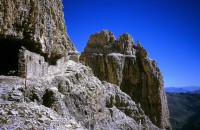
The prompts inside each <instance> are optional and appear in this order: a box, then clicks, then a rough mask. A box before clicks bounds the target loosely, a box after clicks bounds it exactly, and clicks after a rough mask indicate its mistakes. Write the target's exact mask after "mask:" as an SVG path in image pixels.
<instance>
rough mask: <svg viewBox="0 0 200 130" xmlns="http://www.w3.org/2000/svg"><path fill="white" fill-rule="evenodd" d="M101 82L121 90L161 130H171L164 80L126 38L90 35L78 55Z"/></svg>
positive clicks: (137, 48)
mask: <svg viewBox="0 0 200 130" xmlns="http://www.w3.org/2000/svg"><path fill="white" fill-rule="evenodd" d="M80 60H82V61H83V62H84V63H85V65H87V66H89V67H91V68H92V70H93V72H94V75H95V76H97V77H98V78H99V79H100V80H102V81H103V80H105V81H108V82H110V83H113V84H116V85H118V86H120V88H121V90H122V91H123V92H125V93H127V94H128V95H129V96H130V97H131V98H132V99H133V100H134V101H135V102H136V103H140V104H141V107H142V109H143V110H144V111H145V114H146V115H147V116H148V117H149V118H150V119H151V121H152V122H153V123H154V124H155V125H156V126H158V127H159V128H162V129H171V126H170V123H169V110H168V105H167V99H166V95H165V92H164V86H163V77H162V74H161V72H160V70H159V68H158V66H157V63H156V62H155V61H154V60H151V59H150V58H149V57H148V54H147V52H146V50H145V49H144V48H143V47H142V46H141V45H140V43H139V42H138V43H137V45H134V42H133V38H132V37H131V36H130V35H129V34H123V35H121V36H119V38H118V39H117V40H116V39H115V37H114V35H113V33H112V32H110V31H106V30H103V31H102V32H99V33H96V34H93V35H91V37H90V39H89V41H88V44H87V46H86V48H85V50H84V52H83V53H82V55H81V58H80Z"/></svg>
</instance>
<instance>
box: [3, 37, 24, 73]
mask: <svg viewBox="0 0 200 130" xmlns="http://www.w3.org/2000/svg"><path fill="white" fill-rule="evenodd" d="M19 48H20V44H19V42H18V41H15V40H8V39H0V61H1V62H0V75H6V76H11V75H12V76H17V75H18V53H19Z"/></svg>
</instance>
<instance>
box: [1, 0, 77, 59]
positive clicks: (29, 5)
mask: <svg viewBox="0 0 200 130" xmlns="http://www.w3.org/2000/svg"><path fill="white" fill-rule="evenodd" d="M62 9H63V5H62V0H0V40H4V42H5V41H6V40H7V42H8V40H12V42H13V43H14V42H15V44H20V46H21V45H23V46H25V47H26V48H27V49H28V50H30V51H33V52H37V53H40V54H42V55H43V56H45V58H46V59H49V60H53V61H51V62H54V60H57V59H59V58H60V57H62V56H63V55H65V54H66V52H67V51H68V50H71V51H74V50H75V48H74V46H73V44H72V42H71V40H70V39H69V36H68V35H67V34H66V26H65V21H64V15H63V12H62ZM17 41H19V42H17Z"/></svg>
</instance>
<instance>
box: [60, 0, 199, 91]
mask: <svg viewBox="0 0 200 130" xmlns="http://www.w3.org/2000/svg"><path fill="white" fill-rule="evenodd" d="M63 3H64V13H65V20H66V24H67V30H68V34H69V36H70V38H71V40H72V42H73V43H74V45H75V47H76V48H77V50H78V51H80V52H82V51H83V49H84V47H85V46H86V43H87V41H88V39H89V37H90V35H91V34H94V33H96V32H99V31H101V30H103V29H107V30H111V31H112V32H113V33H114V34H115V36H116V37H118V36H119V35H120V34H122V33H126V32H127V33H129V34H131V35H132V36H133V38H134V41H135V42H136V41H137V40H139V41H140V42H141V44H142V46H144V48H145V49H146V50H147V52H148V54H149V55H150V58H152V59H154V60H156V61H157V63H158V66H159V68H160V69H161V72H162V74H163V77H164V82H165V86H166V87H168V86H176V87H178V86H200V78H199V77H200V69H199V66H200V60H199V56H200V51H199V50H200V36H199V34H200V24H199V23H200V13H199V12H200V1H198V0H117V1H114V0H95V1H94V0H85V1H82V0H63Z"/></svg>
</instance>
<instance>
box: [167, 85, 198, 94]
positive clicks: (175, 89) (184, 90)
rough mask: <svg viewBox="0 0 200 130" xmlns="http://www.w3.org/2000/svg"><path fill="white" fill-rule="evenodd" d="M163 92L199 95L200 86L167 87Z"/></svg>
mask: <svg viewBox="0 0 200 130" xmlns="http://www.w3.org/2000/svg"><path fill="white" fill-rule="evenodd" d="M165 91H166V92H170V93H200V86H187V87H167V88H165Z"/></svg>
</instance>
